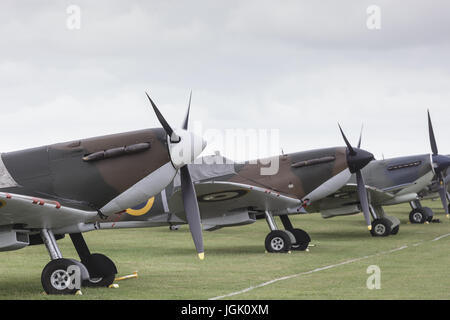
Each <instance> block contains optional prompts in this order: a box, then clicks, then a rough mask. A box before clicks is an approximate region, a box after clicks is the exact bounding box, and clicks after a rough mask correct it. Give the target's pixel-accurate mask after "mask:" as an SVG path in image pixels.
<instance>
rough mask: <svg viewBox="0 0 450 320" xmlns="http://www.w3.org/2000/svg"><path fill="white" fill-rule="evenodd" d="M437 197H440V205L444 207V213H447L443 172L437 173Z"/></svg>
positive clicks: (445, 185)
mask: <svg viewBox="0 0 450 320" xmlns="http://www.w3.org/2000/svg"><path fill="white" fill-rule="evenodd" d="M438 192H439V197H440V198H441V202H442V206H443V207H444V210H445V214H446V215H447V216H448V215H449V208H448V201H447V184H446V182H445V178H444V175H443V174H440V175H439V191H438Z"/></svg>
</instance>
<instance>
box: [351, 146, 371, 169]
mask: <svg viewBox="0 0 450 320" xmlns="http://www.w3.org/2000/svg"><path fill="white" fill-rule="evenodd" d="M353 150H354V154H351V153H350V152H347V164H348V167H349V169H350V172H352V173H355V172H356V171H358V170H361V169H362V168H364V167H365V166H366V165H367V164H369V162H370V161H372V160H374V159H375V157H374V156H373V154H372V153H370V152H368V151H366V150H363V149H358V148H353Z"/></svg>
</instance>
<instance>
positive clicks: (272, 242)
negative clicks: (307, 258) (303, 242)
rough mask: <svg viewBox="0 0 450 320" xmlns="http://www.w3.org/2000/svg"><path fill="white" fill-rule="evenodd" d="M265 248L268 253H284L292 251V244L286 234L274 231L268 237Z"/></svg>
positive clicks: (281, 231)
mask: <svg viewBox="0 0 450 320" xmlns="http://www.w3.org/2000/svg"><path fill="white" fill-rule="evenodd" d="M265 246H266V250H267V252H273V253H282V252H288V251H289V250H291V246H292V242H291V239H290V237H289V235H288V234H287V233H286V232H284V231H283V230H274V231H271V232H270V233H269V234H268V235H267V237H266V241H265Z"/></svg>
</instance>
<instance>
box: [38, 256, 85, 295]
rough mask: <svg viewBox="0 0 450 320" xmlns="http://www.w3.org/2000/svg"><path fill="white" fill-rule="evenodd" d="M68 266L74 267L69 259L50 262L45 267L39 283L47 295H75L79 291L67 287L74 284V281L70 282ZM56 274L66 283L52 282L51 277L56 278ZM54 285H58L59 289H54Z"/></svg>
mask: <svg viewBox="0 0 450 320" xmlns="http://www.w3.org/2000/svg"><path fill="white" fill-rule="evenodd" d="M70 266H74V263H73V262H72V261H70V260H69V259H56V260H52V261H50V262H49V263H48V264H47V265H46V266H45V268H44V270H42V274H41V283H42V287H43V288H44V291H45V292H46V293H47V294H75V293H76V292H77V291H78V290H79V289H80V288H76V287H73V288H70V287H69V284H70V283H72V284H75V279H72V280H70V276H71V274H69V273H68V271H67V270H68V268H69V267H70ZM58 273H59V275H63V277H64V279H65V281H63V282H66V283H63V282H61V281H57V280H53V281H52V277H56V276H57V274H58ZM64 273H66V275H64ZM80 282H81V281H80ZM54 283H60V284H61V286H60V287H59V288H58V287H55V286H54Z"/></svg>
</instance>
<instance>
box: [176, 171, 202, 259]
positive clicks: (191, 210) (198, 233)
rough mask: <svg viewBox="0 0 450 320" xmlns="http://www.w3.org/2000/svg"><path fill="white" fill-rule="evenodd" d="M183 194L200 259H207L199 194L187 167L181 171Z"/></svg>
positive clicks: (185, 209) (188, 220)
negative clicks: (198, 200)
mask: <svg viewBox="0 0 450 320" xmlns="http://www.w3.org/2000/svg"><path fill="white" fill-rule="evenodd" d="M180 177H181V192H182V195H183V205H184V211H185V212H186V219H187V222H188V224H189V229H190V231H191V235H192V239H193V240H194V244H195V248H196V249H197V253H198V257H199V258H200V260H203V259H204V257H205V254H204V252H205V251H204V248H203V233H202V226H201V222H200V210H199V208H198V203H197V194H196V193H195V188H194V183H193V182H192V179H191V175H190V173H189V168H188V166H187V165H185V166H183V167H181V169H180Z"/></svg>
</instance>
